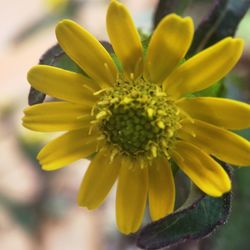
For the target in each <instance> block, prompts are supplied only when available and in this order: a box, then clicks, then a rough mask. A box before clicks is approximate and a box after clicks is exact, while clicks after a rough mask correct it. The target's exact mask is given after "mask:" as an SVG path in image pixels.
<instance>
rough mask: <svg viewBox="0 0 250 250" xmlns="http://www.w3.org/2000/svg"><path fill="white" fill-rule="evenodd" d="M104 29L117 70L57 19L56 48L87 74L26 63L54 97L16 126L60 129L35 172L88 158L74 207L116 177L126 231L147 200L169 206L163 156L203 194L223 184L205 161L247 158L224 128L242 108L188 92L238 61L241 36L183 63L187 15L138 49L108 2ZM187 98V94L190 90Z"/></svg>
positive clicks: (98, 199) (163, 25) (162, 208)
mask: <svg viewBox="0 0 250 250" xmlns="http://www.w3.org/2000/svg"><path fill="white" fill-rule="evenodd" d="M107 31H108V35H109V37H110V40H111V43H112V46H113V49H114V51H115V54H116V55H117V56H118V58H119V60H120V62H121V64H122V70H118V69H117V67H116V65H115V63H114V61H113V60H112V58H111V56H110V54H109V53H108V52H107V51H106V50H105V48H104V47H103V46H102V45H101V44H100V43H99V42H98V40H97V39H96V38H94V37H93V36H92V35H91V34H90V33H88V32H87V31H86V30H85V29H83V28H82V27H80V26H79V25H78V24H76V23H75V22H73V21H70V20H63V21H61V22H60V23H59V24H58V25H57V28H56V36H57V39H58V42H59V44H60V46H61V47H62V48H63V50H64V51H65V52H66V53H67V54H68V55H69V56H70V57H71V59H72V60H73V61H74V62H75V63H77V64H78V65H79V66H80V67H81V68H82V70H83V71H84V72H85V73H86V75H87V76H85V75H83V74H80V73H73V72H69V71H66V70H63V69H59V68H55V67H51V66H44V65H40V66H35V67H33V68H32V69H31V70H30V71H29V73H28V80H29V82H30V84H31V85H32V86H33V87H34V88H36V89H38V90H40V91H42V92H44V93H46V94H48V95H50V96H53V97H56V98H58V99H61V101H56V102H50V103H43V104H37V105H34V106H32V107H29V108H27V109H26V110H25V117H24V119H23V123H24V126H25V127H27V128H29V129H32V130H36V131H43V132H50V131H66V132H65V133H64V134H63V135H61V136H59V137H58V138H56V139H54V140H53V141H51V142H50V143H48V144H47V145H46V146H45V147H44V148H43V149H42V150H41V152H40V153H39V154H38V160H39V161H40V163H41V165H42V168H43V169H45V170H54V169H58V168H61V167H63V166H66V165H67V164H69V163H71V162H74V161H76V160H78V159H81V158H85V157H88V156H90V155H93V154H94V153H95V154H94V157H93V158H92V160H91V163H90V166H89V168H88V170H87V172H86V174H85V176H84V179H83V181H82V184H81V187H80V191H79V194H78V203H79V205H80V206H84V207H88V208H89V209H94V208H97V207H98V206H100V204H101V203H102V202H103V200H104V198H105V197H106V195H107V194H108V192H109V191H110V189H111V187H112V185H113V184H114V182H115V181H116V179H118V187H117V194H116V214H117V224H118V227H119V229H120V231H121V232H123V233H125V234H128V233H131V232H135V231H137V230H138V228H139V227H140V224H141V221H142V218H143V214H144V209H145V205H146V200H147V197H148V198H149V208H150V214H151V217H152V219H153V220H157V219H159V218H162V217H164V216H165V215H167V214H169V213H171V212H172V211H173V209H174V202H175V185H174V178H173V174H172V171H171V165H170V164H171V162H172V161H175V162H176V163H177V165H178V166H179V168H180V169H181V170H182V171H183V172H184V173H185V174H186V175H187V176H189V177H190V179H191V180H192V181H193V182H194V183H195V184H196V185H197V186H198V187H199V188H200V189H201V190H202V191H203V192H205V193H207V194H208V195H211V196H215V197H218V196H221V195H222V194H224V193H225V192H228V191H229V190H230V189H231V182H230V179H229V177H228V175H227V173H226V172H225V170H224V169H223V168H222V167H221V166H220V165H219V163H217V161H215V160H214V158H213V157H216V158H218V159H220V160H222V161H226V162H228V163H231V164H234V165H240V166H247V165H249V164H250V154H249V152H250V143H249V142H248V141H247V140H245V139H243V138H241V137H239V136H238V135H236V134H234V133H233V132H231V131H229V130H228V129H230V130H231V129H234V130H237V129H243V128H247V127H249V125H250V106H249V105H247V104H244V103H241V102H238V101H232V100H227V99H222V98H212V97H187V94H190V93H193V92H196V91H199V90H202V89H205V88H207V87H209V86H210V85H212V84H213V83H215V82H216V81H218V80H220V79H221V78H223V77H224V76H225V75H226V74H227V73H228V72H229V71H230V70H231V69H232V67H233V66H234V65H235V64H236V63H237V61H238V60H239V58H240V56H241V53H242V49H243V42H242V40H241V39H239V38H231V37H228V38H225V39H223V40H222V41H220V42H218V43H217V44H215V45H214V46H212V47H210V48H208V49H206V50H204V51H202V52H200V53H199V54H197V55H196V56H194V57H192V58H190V59H188V60H187V61H185V62H183V61H184V60H183V58H184V57H185V54H186V52H187V50H188V49H189V47H190V44H191V42H192V38H193V33H194V28H193V22H192V19H191V18H189V17H186V18H182V17H179V16H177V15H175V14H171V15H168V16H166V17H165V18H164V19H163V20H162V21H161V22H160V24H159V25H158V26H157V28H156V30H155V31H154V32H153V34H152V37H151V39H150V42H149V45H148V48H147V51H146V52H144V50H143V47H142V44H141V41H140V37H139V34H138V32H137V30H136V28H135V26H134V24H133V21H132V19H131V17H130V15H129V13H128V11H127V9H126V7H125V6H124V5H122V4H121V3H119V2H117V1H111V3H110V5H109V8H108V12H107ZM189 96H190V95H189Z"/></svg>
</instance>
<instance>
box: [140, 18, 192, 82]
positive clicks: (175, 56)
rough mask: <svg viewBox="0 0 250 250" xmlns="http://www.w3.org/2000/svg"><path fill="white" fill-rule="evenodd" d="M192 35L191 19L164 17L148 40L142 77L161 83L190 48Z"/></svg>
mask: <svg viewBox="0 0 250 250" xmlns="http://www.w3.org/2000/svg"><path fill="white" fill-rule="evenodd" d="M193 33H194V27H193V21H192V19H191V18H189V17H186V18H182V17H179V16H177V15H175V14H171V15H168V16H166V17H165V18H164V19H163V20H162V21H161V22H160V23H159V24H158V26H157V28H156V30H155V31H154V33H153V35H152V38H151V39H150V42H149V46H148V51H147V56H146V62H145V72H144V75H145V76H146V78H147V79H149V80H150V81H152V82H162V81H163V80H164V79H165V78H166V77H167V76H168V75H169V73H170V72H171V71H172V70H173V69H174V68H175V67H176V66H177V64H178V63H179V61H180V60H181V59H182V58H183V57H184V56H185V54H186V52H187V50H188V48H189V47H190V44H191V41H192V38H193Z"/></svg>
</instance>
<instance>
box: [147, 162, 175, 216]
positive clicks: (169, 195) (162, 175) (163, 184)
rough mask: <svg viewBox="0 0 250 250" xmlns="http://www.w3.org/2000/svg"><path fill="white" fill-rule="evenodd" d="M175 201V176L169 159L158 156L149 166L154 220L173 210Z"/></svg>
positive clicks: (150, 203) (151, 213)
mask: <svg viewBox="0 0 250 250" xmlns="http://www.w3.org/2000/svg"><path fill="white" fill-rule="evenodd" d="M174 203H175V185H174V177H173V173H172V170H171V167H170V165H169V163H168V160H167V159H165V158H158V159H156V160H154V162H153V164H152V166H149V209H150V215H151V218H152V220H158V219H160V218H162V217H164V216H166V215H167V214H169V213H171V212H173V209H174Z"/></svg>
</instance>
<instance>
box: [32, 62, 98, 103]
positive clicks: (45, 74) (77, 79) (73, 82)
mask: <svg viewBox="0 0 250 250" xmlns="http://www.w3.org/2000/svg"><path fill="white" fill-rule="evenodd" d="M28 81H29V83H30V84H31V86H32V87H34V88H35V89H37V90H39V91H41V92H43V93H46V94H48V95H50V96H53V97H56V98H59V99H63V100H65V101H69V102H74V103H79V104H83V105H93V104H94V103H95V101H96V97H95V96H94V95H93V91H91V90H90V89H87V88H85V87H84V85H85V84H86V83H87V82H86V77H84V76H83V75H81V74H78V73H74V72H71V71H67V70H64V69H59V68H56V67H52V66H47V65H38V66H34V67H32V68H31V70H30V71H29V72H28Z"/></svg>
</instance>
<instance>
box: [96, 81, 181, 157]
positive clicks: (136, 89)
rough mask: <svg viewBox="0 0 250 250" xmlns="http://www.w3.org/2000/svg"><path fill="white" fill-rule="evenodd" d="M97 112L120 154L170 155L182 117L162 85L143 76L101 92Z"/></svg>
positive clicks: (108, 137) (110, 141) (100, 127)
mask: <svg viewBox="0 0 250 250" xmlns="http://www.w3.org/2000/svg"><path fill="white" fill-rule="evenodd" d="M95 112H96V121H95V122H97V123H98V126H99V129H100V130H101V132H102V133H103V135H104V136H105V138H106V141H107V142H108V143H109V144H112V146H114V147H115V148H116V149H117V150H118V151H119V152H120V153H122V154H125V155H129V156H131V157H137V156H146V157H147V158H148V159H152V158H155V157H157V156H158V155H165V156H166V157H168V158H170V151H171V148H172V145H173V143H174V141H175V137H176V136H175V134H176V131H177V130H178V129H179V128H180V124H179V121H180V116H179V111H178V109H177V106H176V105H175V103H174V101H173V100H172V99H171V98H170V97H168V96H167V94H166V93H164V92H163V91H162V88H161V87H160V86H159V85H157V84H155V83H150V82H147V81H145V80H144V79H142V78H140V79H137V80H134V81H125V80H123V81H121V80H120V81H118V82H117V84H116V85H115V86H114V87H113V88H112V89H108V90H106V91H105V92H104V93H103V94H102V96H101V98H100V101H99V102H98V103H97V105H96V109H95Z"/></svg>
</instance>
